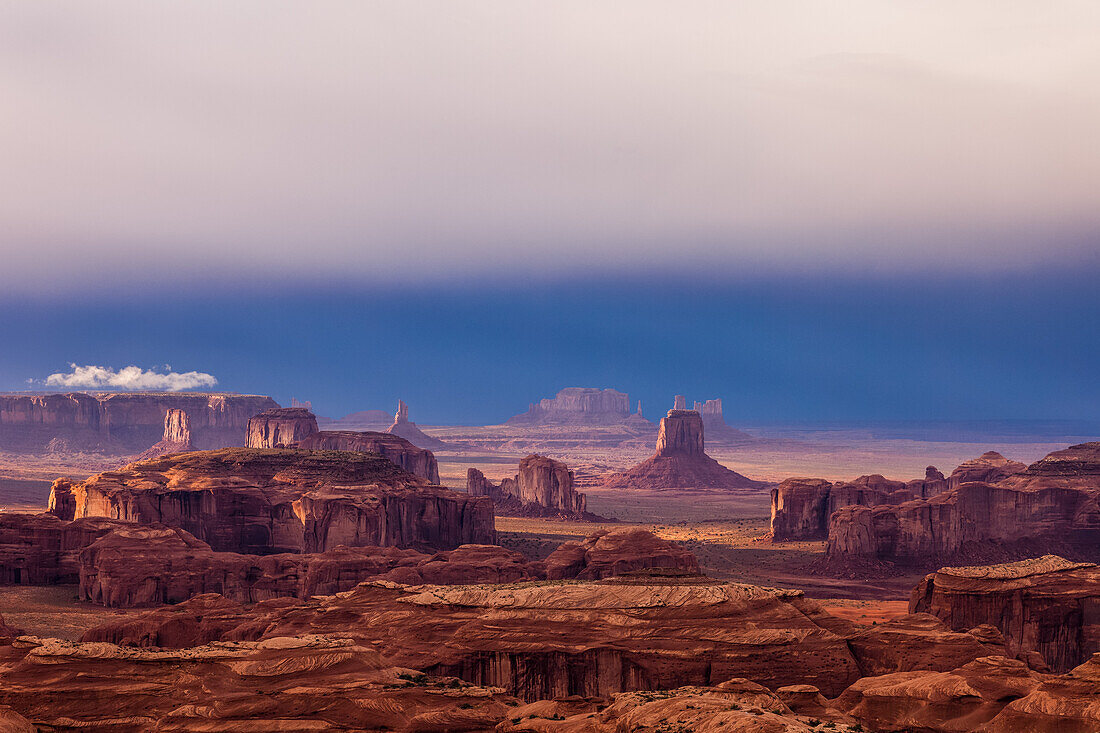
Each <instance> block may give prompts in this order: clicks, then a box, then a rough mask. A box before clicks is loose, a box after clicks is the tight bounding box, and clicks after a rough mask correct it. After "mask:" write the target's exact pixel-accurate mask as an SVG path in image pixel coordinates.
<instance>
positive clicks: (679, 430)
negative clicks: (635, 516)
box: [603, 409, 764, 490]
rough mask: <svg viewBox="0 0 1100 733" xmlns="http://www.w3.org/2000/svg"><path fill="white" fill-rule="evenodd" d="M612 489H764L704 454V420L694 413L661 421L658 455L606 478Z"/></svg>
mask: <svg viewBox="0 0 1100 733" xmlns="http://www.w3.org/2000/svg"><path fill="white" fill-rule="evenodd" d="M603 486H604V487H605V488H612V489H643V490H652V489H702V490H737V489H759V488H762V487H763V486H764V484H763V483H762V482H760V481H753V480H752V479H750V478H747V477H745V476H742V475H741V474H739V473H737V472H736V471H731V470H730V469H728V468H726V467H725V466H723V465H722V464H720V463H718V461H716V460H714V459H713V458H711V457H710V456H708V455H707V454H706V452H705V451H704V438H703V419H702V417H701V416H700V415H699V413H698V412H695V411H693V410H675V409H674V410H669V412H668V415H667V416H666V417H663V418H661V427H660V430H659V432H658V434H657V452H656V453H654V454H653V455H652V456H651V457H650V458H648V459H647V460H645V461H643V462H642V463H639V464H638V465H636V466H634V467H633V468H631V469H630V470H628V471H625V472H623V473H618V474H614V475H612V476H611V477H609V478H607V479H606V480H605V481H604V483H603Z"/></svg>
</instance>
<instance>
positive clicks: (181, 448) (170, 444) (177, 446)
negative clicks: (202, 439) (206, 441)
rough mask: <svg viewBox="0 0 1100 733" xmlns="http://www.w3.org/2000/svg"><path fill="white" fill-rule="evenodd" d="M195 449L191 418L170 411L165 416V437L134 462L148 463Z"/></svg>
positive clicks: (183, 413) (182, 412)
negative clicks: (161, 457)
mask: <svg viewBox="0 0 1100 733" xmlns="http://www.w3.org/2000/svg"><path fill="white" fill-rule="evenodd" d="M194 449H195V446H194V445H193V444H192V443H191V418H190V417H188V416H187V413H186V412H184V411H183V410H168V412H166V413H165V414H164V437H163V438H161V439H160V442H159V443H155V444H154V445H153V446H152V447H151V448H149V449H148V450H146V451H145V452H144V453H141V454H140V455H138V456H137V458H135V459H134V460H137V461H148V460H150V459H152V458H159V457H160V456H166V455H169V454H170V453H184V452H186V451H189V450H194Z"/></svg>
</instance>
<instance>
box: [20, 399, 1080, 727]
mask: <svg viewBox="0 0 1100 733" xmlns="http://www.w3.org/2000/svg"><path fill="white" fill-rule="evenodd" d="M671 407H672V409H669V410H667V411H666V414H664V415H663V416H662V417H661V418H660V419H659V420H658V421H656V422H652V421H650V420H649V419H647V418H646V417H645V416H644V415H643V412H642V410H641V406H640V405H638V406H636V407H635V406H632V405H630V402H629V398H628V396H627V395H626V394H624V393H621V392H617V391H615V390H612V389H596V388H570V389H565V390H562V391H561V392H559V393H558V394H557V395H556V396H554V397H551V398H546V399H543V400H541V401H540V402H539V403H535V404H532V406H531V408H530V409H529V410H528V411H527V412H524V413H521V414H518V415H516V416H515V417H514V418H511V419H509V420H507V421H505V422H504V423H502V424H500V425H495V426H485V427H461V426H424V427H421V426H418V425H417V424H416V423H414V422H412V421H411V420H410V419H409V415H410V411H409V408H408V406H406V405H405V403H403V402H402V403H401V404H400V405H399V406H398V409H397V411H396V414H395V415H393V416H386V414H385V413H384V412H381V411H378V410H373V411H366V412H359V413H353V414H351V415H348V416H347V417H344V418H340V419H326V418H323V417H318V416H317V415H315V414H313V412H311V410H310V407H309V404H308V403H299V402H297V401H295V404H294V406H292V407H288V408H283V407H279V406H278V405H277V403H275V402H274V400H271V399H270V398H266V397H255V396H241V395H234V394H198V393H133V392H130V393H55V394H43V395H30V394H10V395H7V396H2V397H0V449H2V450H3V453H2V455H3V464H2V472H3V477H2V478H0V487H2V493H0V504H3V506H4V512H3V513H2V514H0V614H2V616H3V621H2V623H0V631H2V635H0V639H2V640H3V641H2V643H3V646H0V705H2V706H3V707H0V711H2V712H0V716H2V717H0V724H2V726H3V727H2V729H3V730H5V731H8V730H10V731H33V730H57V731H61V730H93V731H100V730H101V731H108V730H109V731H122V730H135V731H137V730H158V731H162V730H163V731H169V730H218V731H268V730H302V731H305V730H406V731H429V730H433V731H481V730H499V731H507V730H529V731H586V730H594V731H599V730H606V731H624V730H654V731H694V730H715V731H717V730H741V731H812V730H840V731H857V730H863V731H898V732H900V731H943V732H944V733H948V732H951V733H954V732H961V731H978V730H980V731H989V732H992V731H998V732H1002V731H1003V732H1007V731H1022V730H1028V731H1049V732H1050V733H1055V732H1058V733H1062V732H1065V731H1074V732H1076V731H1081V732H1084V731H1096V730H1100V694H1098V693H1100V624H1098V622H1097V615H1096V614H1097V613H1098V609H1100V566H1098V565H1097V564H1096V563H1097V562H1100V504H1098V501H1100V442H1091V443H1090V442H1084V443H1080V444H1075V445H1058V444H1057V443H1051V444H1046V443H1044V442H1039V441H1035V442H1004V443H1001V444H997V445H995V446H994V447H997V448H998V449H1000V450H1003V451H1005V452H1006V453H1008V454H1009V456H1012V457H1006V456H1005V455H1003V454H1002V453H1001V452H999V451H993V450H984V449H985V448H988V447H990V446H989V445H977V444H974V443H971V442H961V441H960V442H952V441H942V442H929V441H921V440H914V439H902V438H893V437H876V436H874V435H868V434H863V435H860V434H858V433H857V431H855V430H851V431H850V432H848V433H840V434H839V435H838V434H837V431H835V430H833V431H827V432H826V431H822V434H818V435H814V433H813V432H812V431H806V430H804V431H803V432H802V434H800V435H798V436H791V435H785V436H779V437H766V436H760V435H756V434H754V432H753V431H752V430H751V429H742V428H741V427H740V426H735V425H729V424H728V423H727V422H726V420H727V417H726V416H725V415H724V414H723V409H722V407H723V406H722V401H721V400H719V399H712V400H707V401H706V402H695V403H693V404H692V406H691V408H690V409H689V408H688V404H687V402H686V400H685V399H684V398H683V397H680V396H677V397H676V398H675V400H673V401H671ZM387 423H388V424H387ZM921 449H923V450H924V451H925V452H924V460H925V461H927V460H929V457H931V458H932V459H934V460H935V461H937V462H939V463H941V464H942V463H943V462H944V461H948V462H949V463H947V464H944V465H945V469H946V470H940V469H939V468H937V467H935V466H932V465H927V467H923V466H922V468H921V470H920V471H917V470H915V469H914V468H913V467H914V466H916V465H918V464H920V463H922V462H924V461H922V460H921V458H922V456H920V455H918V453H919V452H920V450H921ZM967 451H969V454H968V453H967ZM960 455H969V456H970V457H969V458H968V459H965V460H962V459H960V458H959V456H960ZM1017 456H1018V457H1019V458H1022V459H1025V460H1022V461H1021V460H1014V458H1013V457H1017ZM954 462H957V465H954V466H952V465H951V463H954ZM815 466H816V467H818V468H819V469H820V470H819V471H814V470H812V469H813V468H814V467H815ZM845 467H850V468H851V470H850V472H849V474H844V473H843V470H844V468H845ZM860 469H862V470H864V471H867V472H868V473H863V474H862V475H850V474H851V473H855V472H856V471H858V470H860ZM870 471H874V473H870ZM907 473H908V474H910V475H912V474H918V475H917V476H915V477H911V478H908V479H907V480H906V474H907ZM887 476H889V477H887ZM107 700H109V701H110V702H109V703H106V702H105V701H107Z"/></svg>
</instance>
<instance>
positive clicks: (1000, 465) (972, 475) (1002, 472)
mask: <svg viewBox="0 0 1100 733" xmlns="http://www.w3.org/2000/svg"><path fill="white" fill-rule="evenodd" d="M1026 469H1027V466H1026V465H1024V464H1023V463H1020V462H1019V461H1010V460H1008V459H1007V458H1005V457H1004V456H1002V455H1001V454H1000V453H998V452H997V451H988V452H986V453H983V454H982V455H980V456H979V457H977V458H974V459H972V460H969V461H966V462H964V463H960V464H959V467H958V468H956V469H955V470H954V471H952V472H951V476H950V477H949V478H948V485H949V487H950V488H952V489H953V488H955V487H956V486H958V485H959V484H965V483H968V482H970V481H983V482H985V483H988V484H995V483H997V482H998V481H1003V480H1004V479H1006V478H1008V477H1009V476H1011V475H1012V474H1014V473H1020V472H1021V471H1024V470H1026Z"/></svg>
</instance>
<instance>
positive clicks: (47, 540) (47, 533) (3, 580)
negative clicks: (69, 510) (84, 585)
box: [0, 513, 125, 585]
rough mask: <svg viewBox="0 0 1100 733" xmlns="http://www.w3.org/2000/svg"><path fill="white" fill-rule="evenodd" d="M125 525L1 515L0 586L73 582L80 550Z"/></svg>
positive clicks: (103, 520) (48, 517)
mask: <svg viewBox="0 0 1100 733" xmlns="http://www.w3.org/2000/svg"><path fill="white" fill-rule="evenodd" d="M124 525H125V522H119V521H116V520H113V519H103V518H99V517H96V518H89V519H81V520H78V521H75V522H70V521H65V520H62V519H59V518H57V517H56V516H54V515H52V514H8V513H3V514H0V585H53V584H59V583H75V582H77V579H78V577H79V567H80V565H79V555H80V551H81V550H82V549H83V548H84V547H87V546H88V545H90V544H92V543H93V542H94V541H95V540H96V539H98V538H99V537H101V536H103V535H105V534H107V533H108V532H111V531H112V530H114V529H117V528H118V527H121V526H124Z"/></svg>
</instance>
